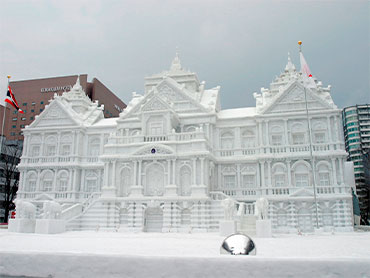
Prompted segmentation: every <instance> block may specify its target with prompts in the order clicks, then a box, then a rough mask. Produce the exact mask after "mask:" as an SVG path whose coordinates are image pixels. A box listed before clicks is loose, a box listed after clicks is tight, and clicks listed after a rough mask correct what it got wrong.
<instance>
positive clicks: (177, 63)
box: [171, 49, 182, 71]
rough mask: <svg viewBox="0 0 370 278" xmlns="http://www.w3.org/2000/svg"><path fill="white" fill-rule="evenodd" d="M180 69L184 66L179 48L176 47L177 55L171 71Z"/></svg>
mask: <svg viewBox="0 0 370 278" xmlns="http://www.w3.org/2000/svg"><path fill="white" fill-rule="evenodd" d="M178 70H182V67H181V61H180V58H179V52H178V49H176V57H175V58H174V59H173V60H172V64H171V71H178Z"/></svg>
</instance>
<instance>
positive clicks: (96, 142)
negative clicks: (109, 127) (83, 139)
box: [88, 138, 100, 157]
mask: <svg viewBox="0 0 370 278" xmlns="http://www.w3.org/2000/svg"><path fill="white" fill-rule="evenodd" d="M88 154H89V156H95V157H96V156H99V154H100V139H99V138H92V139H90V141H89V149H88Z"/></svg>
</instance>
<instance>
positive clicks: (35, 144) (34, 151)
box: [28, 135, 41, 157]
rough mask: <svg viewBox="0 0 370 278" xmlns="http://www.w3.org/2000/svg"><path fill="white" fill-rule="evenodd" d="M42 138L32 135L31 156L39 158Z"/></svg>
mask: <svg viewBox="0 0 370 278" xmlns="http://www.w3.org/2000/svg"><path fill="white" fill-rule="evenodd" d="M40 146H41V138H40V136H38V135H31V140H30V148H29V149H30V152H29V154H28V155H29V156H32V157H38V156H39V155H40Z"/></svg>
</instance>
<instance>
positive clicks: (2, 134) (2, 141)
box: [1, 75, 11, 153]
mask: <svg viewBox="0 0 370 278" xmlns="http://www.w3.org/2000/svg"><path fill="white" fill-rule="evenodd" d="M7 78H8V85H7V87H6V89H7V90H8V87H9V79H10V78H11V76H10V75H8V76H7ZM5 111H6V101H4V114H3V125H2V127H1V153H2V152H3V143H4V137H5V136H4V124H5V115H6V113H5Z"/></svg>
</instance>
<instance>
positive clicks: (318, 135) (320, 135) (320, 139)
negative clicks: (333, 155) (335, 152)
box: [314, 132, 325, 144]
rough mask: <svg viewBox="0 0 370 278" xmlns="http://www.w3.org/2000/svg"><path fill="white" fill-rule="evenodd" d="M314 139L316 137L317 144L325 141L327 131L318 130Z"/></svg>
mask: <svg viewBox="0 0 370 278" xmlns="http://www.w3.org/2000/svg"><path fill="white" fill-rule="evenodd" d="M314 137H315V138H314V139H315V143H317V144H321V143H325V133H323V132H317V133H315V134H314Z"/></svg>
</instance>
